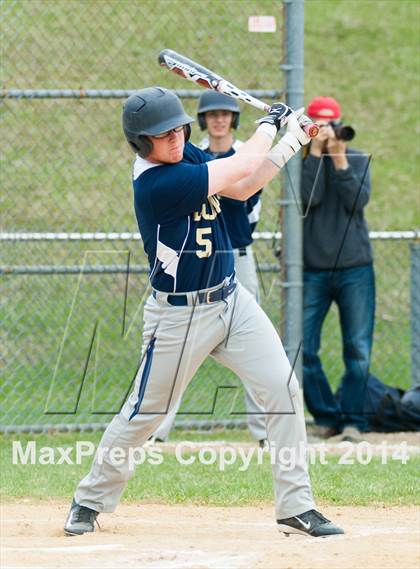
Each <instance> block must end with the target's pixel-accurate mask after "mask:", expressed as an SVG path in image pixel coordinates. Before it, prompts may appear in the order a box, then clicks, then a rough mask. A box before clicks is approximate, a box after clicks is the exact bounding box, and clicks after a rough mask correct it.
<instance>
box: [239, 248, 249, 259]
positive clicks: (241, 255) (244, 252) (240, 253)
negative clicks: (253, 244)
mask: <svg viewBox="0 0 420 569" xmlns="http://www.w3.org/2000/svg"><path fill="white" fill-rule="evenodd" d="M238 251H239V256H240V257H245V256H246V254H247V251H246V247H239V249H238Z"/></svg>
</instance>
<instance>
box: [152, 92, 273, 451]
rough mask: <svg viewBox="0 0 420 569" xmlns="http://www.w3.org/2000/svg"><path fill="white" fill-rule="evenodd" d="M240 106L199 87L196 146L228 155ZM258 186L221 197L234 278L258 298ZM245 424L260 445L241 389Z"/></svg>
mask: <svg viewBox="0 0 420 569" xmlns="http://www.w3.org/2000/svg"><path fill="white" fill-rule="evenodd" d="M239 120H240V109H239V106H238V104H237V102H236V100H235V99H232V98H231V97H228V96H226V95H223V94H222V93H218V92H217V91H209V90H206V91H203V94H202V95H201V97H200V100H199V103H198V111H197V121H198V124H199V126H200V128H201V130H203V131H204V130H207V131H208V137H207V136H206V137H205V138H204V139H203V140H202V141H201V143H200V145H199V146H200V148H201V149H202V150H204V152H207V153H209V154H211V155H212V156H213V158H220V157H223V158H226V157H228V156H232V155H233V154H234V153H235V152H236V151H237V150H238V149H239V147H240V146H241V145H242V142H241V141H239V140H235V139H234V138H233V134H232V129H234V130H236V129H237V128H238V126H239ZM260 194H261V190H260V191H258V192H257V193H256V194H254V195H253V196H251V197H250V198H249V199H248V200H246V201H241V200H235V199H232V198H227V197H221V198H220V206H221V208H222V214H223V219H224V222H225V224H226V229H227V232H228V234H229V237H230V242H231V244H232V249H233V256H234V260H235V274H236V277H237V279H238V281H239V282H240V283H241V285H243V286H244V287H245V288H246V289H247V290H248V291H249V292H250V293H251V294H252V295H253V296H255V298H256V300H257V302H258V301H259V286H258V275H257V269H256V265H255V259H254V253H253V250H252V241H253V239H252V232H253V231H254V230H255V227H256V225H257V222H258V219H259V212H260V209H261V202H260ZM245 402H246V408H247V420H248V427H249V431H250V433H251V435H252V436H253V438H254V439H255V440H256V441H258V442H259V445H260V447H262V448H264V445H265V444H266V440H267V434H266V429H265V415H264V410H263V409H262V408H261V407H260V405H259V404H258V403H257V401H256V400H255V397H254V395H253V394H252V393H250V392H249V391H247V390H245ZM180 404H181V401H178V402H177V404H176V405H175V406H174V408H173V409H172V411H171V412H170V413H168V415H167V416H166V417H165V419H164V421H162V423H161V425H159V428H158V429H157V431H156V432H155V433H154V435H153V437H152V439H153V441H166V440H167V439H168V437H169V432H170V430H171V428H172V425H173V423H174V421H175V417H176V414H177V412H178V409H179V407H180Z"/></svg>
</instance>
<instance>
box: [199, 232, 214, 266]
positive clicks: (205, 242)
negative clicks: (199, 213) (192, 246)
mask: <svg viewBox="0 0 420 569" xmlns="http://www.w3.org/2000/svg"><path fill="white" fill-rule="evenodd" d="M204 235H211V227H198V228H197V232H196V240H197V245H202V246H204V250H203V249H197V251H196V252H195V254H196V255H197V257H198V258H199V259H204V258H205V257H210V255H211V254H212V253H213V243H212V242H211V240H210V239H206V238H205V237H204Z"/></svg>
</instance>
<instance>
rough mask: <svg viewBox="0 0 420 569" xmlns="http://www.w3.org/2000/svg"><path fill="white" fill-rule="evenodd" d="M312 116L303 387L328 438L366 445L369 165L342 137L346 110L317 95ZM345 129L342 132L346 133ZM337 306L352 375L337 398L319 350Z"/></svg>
mask: <svg viewBox="0 0 420 569" xmlns="http://www.w3.org/2000/svg"><path fill="white" fill-rule="evenodd" d="M308 115H309V116H310V117H311V118H312V119H314V120H316V121H317V122H318V124H319V125H320V127H321V129H320V133H319V135H318V136H317V137H316V138H315V139H314V140H312V142H311V144H310V145H309V152H308V155H307V157H306V158H305V159H304V161H303V166H302V180H301V194H302V201H303V207H304V211H307V214H306V216H305V219H304V241H303V252H304V307H303V309H304V324H303V327H304V331H303V335H304V339H303V369H304V378H303V387H304V396H305V401H306V404H307V407H308V410H309V411H310V413H311V414H312V415H313V417H314V419H315V422H316V424H317V425H319V434H320V435H321V436H324V437H326V438H327V437H330V436H334V435H337V438H339V439H342V440H351V441H357V440H361V435H360V432H361V431H366V430H367V428H368V425H367V420H366V416H365V415H364V414H363V408H364V400H365V391H366V383H367V380H368V375H369V364H370V357H371V351H372V341H373V328H374V317H375V276H374V272H373V260H372V251H371V246H370V242H369V233H368V228H367V225H366V221H365V218H364V208H365V206H366V205H367V203H368V201H369V197H370V173H369V159H368V156H367V155H366V154H361V153H360V152H358V151H356V150H354V149H352V148H348V147H347V144H346V142H345V141H344V140H342V138H343V137H344V138H347V139H351V138H352V137H353V136H354V131H353V129H351V128H350V127H344V129H345V130H343V128H342V125H341V123H340V117H341V110H340V105H339V104H338V102H337V101H336V100H335V99H332V98H330V97H316V98H315V99H313V101H311V103H310V105H309V107H308ZM340 129H341V132H340ZM332 302H335V303H336V304H337V306H338V311H339V315H340V326H341V334H342V341H343V360H344V365H345V373H344V376H343V378H342V382H341V389H340V398H339V400H337V399H336V398H335V397H334V394H333V392H332V390H331V388H330V385H329V383H328V380H327V377H326V375H325V373H324V371H323V369H322V364H321V360H320V358H319V355H318V352H319V349H320V343H321V328H322V324H323V322H324V320H325V317H326V316H327V313H328V310H329V308H330V306H331V304H332Z"/></svg>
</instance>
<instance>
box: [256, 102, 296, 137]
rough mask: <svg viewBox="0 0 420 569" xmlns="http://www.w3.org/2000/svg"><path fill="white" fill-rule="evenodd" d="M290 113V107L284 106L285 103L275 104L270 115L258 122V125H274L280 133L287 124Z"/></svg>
mask: <svg viewBox="0 0 420 569" xmlns="http://www.w3.org/2000/svg"><path fill="white" fill-rule="evenodd" d="M289 112H290V109H289V107H287V106H286V105H283V103H274V105H272V106H271V109H270V112H269V113H268V115H266V116H265V117H262V118H261V119H259V120H257V123H259V124H262V123H264V122H266V123H268V124H272V125H274V126H275V127H276V129H277V132H278V131H279V130H280V128H281V127H282V126H283V125H284V124H285V122H286V117H287V115H288V113H289Z"/></svg>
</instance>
